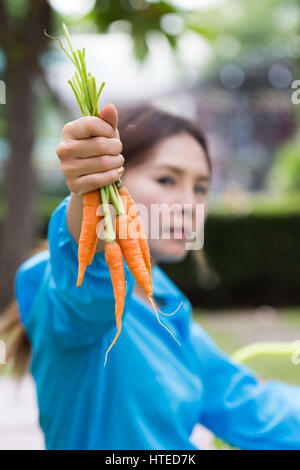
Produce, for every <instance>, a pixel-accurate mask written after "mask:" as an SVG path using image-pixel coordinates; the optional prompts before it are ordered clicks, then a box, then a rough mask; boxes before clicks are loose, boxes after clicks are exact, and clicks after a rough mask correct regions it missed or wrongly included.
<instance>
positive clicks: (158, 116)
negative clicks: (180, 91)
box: [0, 104, 211, 376]
mask: <svg viewBox="0 0 300 470" xmlns="http://www.w3.org/2000/svg"><path fill="white" fill-rule="evenodd" d="M118 115H119V123H118V129H119V133H120V139H121V141H122V143H123V154H124V157H125V167H126V168H130V167H134V166H137V165H138V164H139V161H140V159H141V156H142V154H144V152H145V151H146V150H148V149H150V148H151V147H152V146H153V145H154V144H156V143H157V142H158V141H160V140H162V139H165V138H167V137H170V136H172V135H175V134H179V133H182V132H185V133H188V134H190V135H191V136H193V137H194V138H195V139H196V140H197V141H198V142H199V144H200V145H201V147H202V148H203V150H204V153H205V158H206V160H207V164H208V166H209V169H210V171H211V160H210V157H209V153H208V149H207V143H206V139H205V136H204V134H203V133H202V131H201V129H200V128H199V127H198V126H197V125H196V124H194V123H193V122H192V121H190V120H188V119H186V118H183V117H179V116H177V115H174V114H171V113H169V112H166V111H162V110H160V109H158V108H156V107H155V106H152V105H149V104H139V105H135V106H131V107H124V108H119V110H118ZM45 248H46V244H43V245H42V246H41V247H40V248H39V249H38V250H37V251H41V249H45ZM196 253H198V252H195V254H196ZM199 255H200V252H199V253H198V255H196V256H198V259H199ZM202 255H203V253H202ZM202 255H200V257H202ZM201 259H202V260H203V258H201ZM200 264H201V261H200ZM0 338H1V339H2V338H3V339H4V340H5V341H6V350H7V353H6V360H7V362H9V363H11V366H12V371H13V372H14V373H15V374H16V375H18V376H22V375H23V374H24V373H25V372H26V370H27V367H28V364H29V360H30V354H31V346H30V342H29V340H28V338H27V336H26V333H25V330H24V328H23V326H22V324H21V322H20V316H19V312H18V306H17V302H16V301H14V302H12V304H11V305H10V306H9V308H8V309H7V312H6V313H5V315H4V321H3V323H2V325H1V326H0ZM0 370H1V369H0Z"/></svg>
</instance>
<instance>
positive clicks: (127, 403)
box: [16, 198, 300, 450]
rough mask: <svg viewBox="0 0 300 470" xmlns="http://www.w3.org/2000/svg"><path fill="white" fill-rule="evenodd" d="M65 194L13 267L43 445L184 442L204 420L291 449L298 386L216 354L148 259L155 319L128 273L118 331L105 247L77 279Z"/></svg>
mask: <svg viewBox="0 0 300 470" xmlns="http://www.w3.org/2000/svg"><path fill="white" fill-rule="evenodd" d="M67 203H68V198H66V199H65V200H64V201H63V202H62V203H61V204H60V206H59V207H58V208H57V209H56V211H55V212H54V213H53V215H52V218H51V221H50V225H49V234H48V238H49V251H43V252H42V253H39V254H37V255H35V256H33V257H32V258H30V259H29V260H28V261H26V262H25V263H24V264H23V265H22V266H21V267H20V268H19V270H18V273H17V277H16V295H17V300H18V304H19V309H20V314H21V321H22V323H23V325H24V327H25V329H26V331H27V334H28V336H29V338H30V341H31V345H32V359H31V365H30V369H31V373H32V375H33V377H34V379H35V383H36V389H37V397H38V405H39V419H40V425H41V428H42V430H43V431H44V434H45V441H46V447H47V449H104V450H110V449H113V450H119V449H120V450H124V449H127V450H132V449H135V450H139V449H150V450H160V449H167V450H172V449H173V450H185V449H195V446H194V445H193V444H192V443H191V442H190V435H191V432H192V430H193V428H194V426H195V424H196V423H202V424H203V425H204V426H206V427H207V428H209V429H210V430H212V431H213V432H214V433H215V434H216V435H218V436H219V437H221V438H222V439H224V440H226V441H227V442H229V443H231V444H232V445H234V446H237V447H239V448H243V449H297V450H300V388H299V387H297V386H293V385H288V384H284V383H281V382H279V381H275V380H272V381H268V382H264V383H260V382H259V381H258V378H257V376H256V375H255V374H254V373H253V372H252V370H251V369H249V368H248V367H247V366H245V365H243V364H239V363H237V362H235V361H234V360H233V359H231V358H230V357H229V356H228V355H227V354H225V353H224V352H223V351H221V350H220V349H219V348H218V346H217V345H216V344H215V343H214V341H213V340H212V339H211V338H210V337H209V335H208V334H207V333H206V332H205V331H204V330H203V329H202V328H201V326H199V325H198V324H196V323H195V322H194V321H193V318H192V308H191V304H190V302H189V300H188V299H187V298H186V297H185V296H184V295H183V294H182V293H181V291H180V290H179V289H178V288H177V287H176V286H175V285H174V284H173V283H172V282H171V280H170V279H169V278H168V277H167V276H166V275H165V274H164V273H163V271H162V270H161V269H160V268H159V267H157V266H155V267H153V291H154V298H155V300H156V302H157V303H158V304H159V305H161V308H162V310H163V311H165V312H171V311H173V310H174V309H175V308H176V307H177V306H178V305H179V303H180V302H181V301H183V305H182V307H181V308H180V310H179V311H178V312H177V313H176V314H175V315H173V316H170V317H165V316H161V320H162V321H163V322H164V323H165V325H167V326H168V327H169V328H170V329H171V330H172V332H173V333H174V334H175V336H176V337H177V339H178V340H179V341H180V343H181V346H179V345H178V344H177V343H176V342H175V341H174V339H173V338H172V337H171V336H170V334H169V333H168V331H166V330H165V329H164V328H163V327H162V326H161V325H159V323H158V321H157V319H156V317H155V314H154V312H153V311H152V309H151V307H149V306H148V305H146V304H145V303H144V302H143V301H142V300H141V299H140V298H139V297H138V296H136V295H135V294H134V293H133V287H134V282H135V281H134V279H133V277H132V275H131V273H130V271H129V270H128V267H127V265H125V270H126V279H127V293H126V307H125V311H124V317H123V328H122V333H121V335H120V337H119V338H118V340H117V343H116V344H115V346H114V347H113V348H112V349H111V351H110V353H109V356H108V363H107V365H106V367H104V357H105V352H106V350H107V348H108V346H109V345H110V343H111V340H112V338H113V337H114V335H115V333H116V327H115V318H114V303H115V302H114V297H113V291H112V285H111V281H110V275H109V271H108V268H107V266H106V263H105V260H104V254H103V253H98V254H96V255H95V258H94V261H93V263H92V265H91V266H90V267H88V268H87V272H86V275H85V279H84V281H83V284H82V286H81V287H80V288H76V276H77V245H76V243H75V242H74V241H73V239H72V238H71V236H70V234H69V232H68V229H67V224H66V208H67Z"/></svg>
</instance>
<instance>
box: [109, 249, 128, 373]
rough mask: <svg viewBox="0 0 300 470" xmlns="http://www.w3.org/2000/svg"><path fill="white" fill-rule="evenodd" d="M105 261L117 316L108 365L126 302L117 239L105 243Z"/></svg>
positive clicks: (123, 271)
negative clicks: (115, 331) (115, 332)
mask: <svg viewBox="0 0 300 470" xmlns="http://www.w3.org/2000/svg"><path fill="white" fill-rule="evenodd" d="M105 261H106V263H107V266H108V268H109V272H110V277H111V282H112V285H113V291H114V297H115V316H116V324H117V329H118V331H117V334H116V336H115V337H114V339H113V341H112V343H111V345H110V346H109V348H108V350H107V351H106V354H105V362H104V365H106V361H107V355H108V353H109V351H110V350H111V348H112V347H113V345H114V344H115V342H116V341H117V338H118V336H119V335H120V333H121V328H122V315H123V310H124V303H125V295H126V292H125V270H124V263H123V256H122V251H121V248H120V245H119V243H118V242H117V241H114V242H109V243H105Z"/></svg>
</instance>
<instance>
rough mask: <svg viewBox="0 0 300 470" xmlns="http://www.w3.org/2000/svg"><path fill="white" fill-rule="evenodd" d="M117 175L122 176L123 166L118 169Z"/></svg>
mask: <svg viewBox="0 0 300 470" xmlns="http://www.w3.org/2000/svg"><path fill="white" fill-rule="evenodd" d="M118 173H119V175H122V174H123V173H124V167H123V166H122V167H121V168H119V169H118Z"/></svg>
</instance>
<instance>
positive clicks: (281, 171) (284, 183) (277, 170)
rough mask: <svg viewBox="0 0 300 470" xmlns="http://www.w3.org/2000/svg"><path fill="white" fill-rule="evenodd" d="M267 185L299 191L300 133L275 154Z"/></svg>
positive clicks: (275, 189)
mask: <svg viewBox="0 0 300 470" xmlns="http://www.w3.org/2000/svg"><path fill="white" fill-rule="evenodd" d="M268 185H269V187H270V188H271V189H272V190H274V191H282V192H285V193H286V192H292V193H295V192H296V191H298V194H299V193H300V134H297V135H296V137H295V138H294V139H293V140H292V141H290V142H288V143H287V144H286V145H284V146H282V147H281V148H280V149H279V151H278V153H277V154H276V155H275V158H274V164H273V166H272V168H271V171H270V173H269V176H268ZM298 203H299V200H298Z"/></svg>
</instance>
